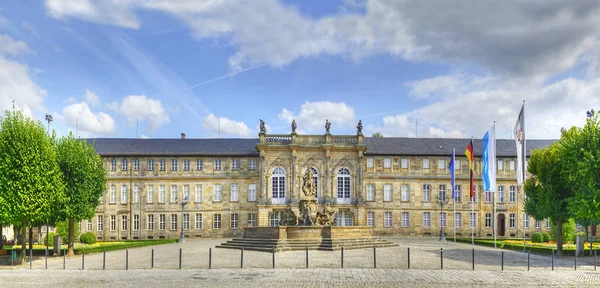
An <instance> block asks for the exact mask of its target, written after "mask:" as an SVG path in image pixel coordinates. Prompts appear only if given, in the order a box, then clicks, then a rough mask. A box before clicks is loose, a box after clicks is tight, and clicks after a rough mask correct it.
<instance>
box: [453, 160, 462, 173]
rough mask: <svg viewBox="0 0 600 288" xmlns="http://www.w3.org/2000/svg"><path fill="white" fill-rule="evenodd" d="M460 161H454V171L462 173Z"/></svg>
mask: <svg viewBox="0 0 600 288" xmlns="http://www.w3.org/2000/svg"><path fill="white" fill-rule="evenodd" d="M460 168H461V167H460V159H454V170H455V171H456V170H458V171H460Z"/></svg>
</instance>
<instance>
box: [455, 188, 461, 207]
mask: <svg viewBox="0 0 600 288" xmlns="http://www.w3.org/2000/svg"><path fill="white" fill-rule="evenodd" d="M460 190H461V187H460V184H456V185H454V202H457V203H460V201H462V194H461V191H460Z"/></svg>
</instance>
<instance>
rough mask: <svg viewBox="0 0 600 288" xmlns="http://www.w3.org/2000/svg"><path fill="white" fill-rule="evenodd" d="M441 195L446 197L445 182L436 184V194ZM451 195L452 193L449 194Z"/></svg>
mask: <svg viewBox="0 0 600 288" xmlns="http://www.w3.org/2000/svg"><path fill="white" fill-rule="evenodd" d="M439 195H441V196H442V197H443V198H447V197H448V194H446V184H440V185H438V196H439ZM450 196H452V195H450Z"/></svg>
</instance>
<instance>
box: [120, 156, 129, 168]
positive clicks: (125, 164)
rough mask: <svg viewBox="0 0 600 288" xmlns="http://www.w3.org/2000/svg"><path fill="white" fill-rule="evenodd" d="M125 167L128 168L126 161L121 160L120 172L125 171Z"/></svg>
mask: <svg viewBox="0 0 600 288" xmlns="http://www.w3.org/2000/svg"><path fill="white" fill-rule="evenodd" d="M127 166H129V165H128V164H127V159H125V158H123V160H121V170H122V171H127Z"/></svg>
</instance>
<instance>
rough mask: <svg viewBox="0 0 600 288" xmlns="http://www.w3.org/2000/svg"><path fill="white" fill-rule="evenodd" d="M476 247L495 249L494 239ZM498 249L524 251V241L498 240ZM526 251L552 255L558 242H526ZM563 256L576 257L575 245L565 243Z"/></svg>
mask: <svg viewBox="0 0 600 288" xmlns="http://www.w3.org/2000/svg"><path fill="white" fill-rule="evenodd" d="M448 241H454V239H452V238H448ZM456 242H462V243H471V238H456ZM475 245H480V246H487V247H494V239H486V238H483V239H481V238H480V239H475ZM496 247H498V248H501V249H507V250H515V251H523V240H522V239H521V240H518V239H502V240H501V239H498V240H496ZM525 247H526V248H525V250H527V251H531V252H532V253H537V254H551V253H552V251H554V250H556V242H554V241H550V242H547V243H533V242H531V241H526V243H525ZM589 249H590V244H589V242H586V243H585V250H586V251H589ZM593 249H594V250H598V249H600V243H598V242H594V246H593ZM563 255H565V256H573V255H575V244H572V243H564V244H563Z"/></svg>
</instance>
